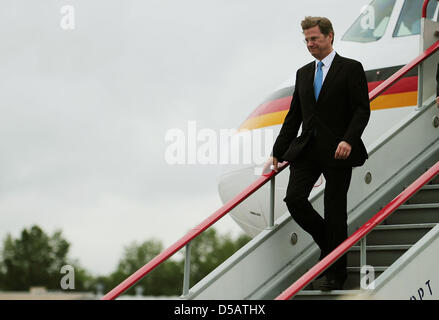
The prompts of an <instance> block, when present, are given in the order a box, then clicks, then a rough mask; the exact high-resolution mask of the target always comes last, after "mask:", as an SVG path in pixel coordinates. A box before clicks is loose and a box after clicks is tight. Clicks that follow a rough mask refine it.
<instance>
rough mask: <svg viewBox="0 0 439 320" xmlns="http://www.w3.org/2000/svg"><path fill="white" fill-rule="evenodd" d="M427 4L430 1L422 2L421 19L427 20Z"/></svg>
mask: <svg viewBox="0 0 439 320" xmlns="http://www.w3.org/2000/svg"><path fill="white" fill-rule="evenodd" d="M438 1H439V0H438ZM429 2H430V0H424V4H423V5H422V18H427V7H428V3H429Z"/></svg>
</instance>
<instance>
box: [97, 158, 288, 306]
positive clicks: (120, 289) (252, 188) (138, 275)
mask: <svg viewBox="0 0 439 320" xmlns="http://www.w3.org/2000/svg"><path fill="white" fill-rule="evenodd" d="M288 165H289V163H288V162H284V163H282V164H281V165H280V166H279V169H278V172H275V171H274V170H272V171H271V172H270V173H267V174H264V175H262V176H261V177H259V178H258V179H256V181H255V182H253V183H252V184H251V185H249V186H248V187H247V188H246V189H244V190H243V191H242V192H240V193H239V194H238V195H236V196H235V197H234V198H233V199H231V200H230V201H228V202H227V203H226V204H225V205H224V206H222V207H221V208H220V209H218V210H217V211H215V212H214V213H213V214H212V215H210V216H209V217H208V218H206V219H205V220H204V221H203V222H201V223H200V224H199V225H198V226H196V227H195V228H193V229H191V230H190V231H189V232H188V233H187V234H186V235H184V236H183V237H182V238H181V239H180V240H178V241H176V242H175V243H174V244H173V245H171V246H170V247H169V248H167V249H166V250H164V251H163V252H162V253H160V254H159V255H157V256H156V257H155V258H154V259H152V260H151V261H150V262H148V263H147V264H145V265H144V266H143V267H141V268H140V269H138V270H137V271H136V272H135V273H133V274H132V275H131V276H130V277H128V278H127V279H125V280H124V281H123V282H121V283H120V284H119V285H118V286H116V287H115V288H114V289H113V290H111V291H110V292H108V293H107V294H106V295H104V296H103V297H102V298H101V300H113V299H115V298H117V297H118V296H120V295H121V294H122V293H124V292H125V291H127V290H128V289H129V288H130V287H132V286H133V285H134V284H136V283H137V281H139V280H140V279H142V278H143V277H144V276H146V275H147V274H148V273H150V272H151V271H152V270H154V269H155V268H156V267H157V266H159V265H160V264H161V263H163V262H164V261H166V260H167V259H169V258H170V257H171V256H173V255H174V254H175V253H176V252H178V251H179V250H180V249H182V248H183V247H185V264H184V279H183V297H184V296H186V295H188V293H189V280H190V277H189V274H190V243H191V241H192V240H193V239H195V238H196V237H197V236H199V235H200V234H201V233H203V232H204V231H205V230H206V229H208V228H209V227H211V226H212V225H213V224H215V223H216V222H217V221H218V220H219V219H221V218H222V217H224V216H225V215H226V214H227V213H229V212H230V211H231V210H232V209H233V208H235V207H236V206H237V205H239V204H240V203H241V202H243V201H244V200H245V199H247V198H248V197H249V196H250V195H252V194H253V193H254V192H256V191H257V190H259V189H260V188H261V187H262V186H263V185H265V184H266V183H267V182H268V181H270V218H269V225H268V227H267V228H268V229H273V228H274V199H275V198H274V196H275V193H274V191H275V176H276V175H277V174H279V173H280V172H282V171H283V170H284V169H285V168H286V167H288Z"/></svg>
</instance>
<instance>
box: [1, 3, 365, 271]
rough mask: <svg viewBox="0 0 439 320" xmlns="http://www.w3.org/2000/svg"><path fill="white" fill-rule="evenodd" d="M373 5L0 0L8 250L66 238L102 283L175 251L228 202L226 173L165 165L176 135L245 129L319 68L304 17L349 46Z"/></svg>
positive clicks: (226, 226) (223, 226) (226, 227)
mask: <svg viewBox="0 0 439 320" xmlns="http://www.w3.org/2000/svg"><path fill="white" fill-rule="evenodd" d="M368 2H369V1H364V0H355V1H352V0H349V1H348V0H343V1H341V0H336V1H323V0H319V1H291V0H288V1H287V0H282V1H281V0H278V1H266V0H265V1H256V0H236V1H227V0H221V1H220V0H186V1H177V0H172V1H170V0H146V1H145V0H137V1H136V0H105V1H104V0H93V1H90V0H71V1H69V0H62V1H61V0H45V1H43V2H40V1H31V0H26V1H24V0H2V10H1V11H0V39H1V41H0V102H1V103H0V133H1V134H0V152H1V153H0V213H1V215H0V219H1V220H0V238H1V240H3V239H4V238H5V236H6V234H8V233H12V235H13V236H15V237H16V236H18V235H19V232H20V231H21V230H22V229H23V228H25V227H30V226H31V225H33V224H38V225H39V226H41V227H42V228H43V229H44V230H45V231H47V232H49V233H52V232H53V231H54V230H55V229H61V230H62V231H63V234H64V236H65V238H67V240H68V241H70V242H71V244H72V247H71V253H70V256H71V257H72V258H76V259H79V261H80V263H81V265H82V266H83V267H85V268H86V269H87V270H89V271H91V272H92V273H94V274H95V275H96V274H108V273H110V272H112V271H113V270H114V269H115V267H116V265H117V262H118V260H119V258H120V257H121V254H122V251H123V248H124V246H126V245H128V244H130V243H131V242H133V241H137V242H139V243H140V242H142V241H145V240H147V239H151V238H156V239H159V240H162V241H163V243H164V244H165V245H170V244H172V242H174V241H175V240H178V239H179V238H180V237H181V236H183V235H184V233H186V232H187V231H188V230H189V229H190V228H192V227H193V226H195V225H196V224H198V223H199V222H201V221H202V220H203V219H204V218H206V217H207V216H208V215H209V214H210V213H213V212H214V211H215V210H217V209H218V208H219V207H220V206H221V201H220V198H219V196H218V192H217V182H218V176H219V173H220V171H221V168H220V167H219V166H217V165H200V164H195V165H174V166H172V165H169V164H167V163H166V161H165V158H164V154H165V149H166V147H167V142H165V139H164V138H165V135H166V132H168V130H170V129H172V128H179V129H181V130H183V131H186V130H187V125H188V121H190V120H196V121H197V127H198V128H211V129H213V130H215V131H218V130H220V129H232V128H237V127H239V125H240V124H241V123H242V122H243V121H244V120H245V118H246V117H247V116H248V115H249V114H250V113H251V112H252V111H253V110H254V109H255V108H256V107H257V106H258V105H259V104H260V103H261V102H262V100H263V99H264V98H266V97H267V96H268V95H269V94H270V93H271V92H272V91H273V89H276V88H278V87H279V85H280V84H282V83H284V82H285V80H287V79H288V78H290V77H291V76H292V75H293V74H295V71H296V69H297V68H298V67H300V66H302V65H303V64H305V63H307V62H309V61H311V60H312V57H311V56H310V55H309V54H308V52H307V51H306V47H305V45H304V44H303V43H302V38H303V36H302V33H301V28H300V21H301V20H302V19H303V17H304V16H306V15H323V16H327V17H328V18H330V19H331V20H332V22H333V24H334V28H335V34H336V39H337V38H338V36H341V34H342V33H343V32H344V30H346V28H347V27H348V26H349V25H350V24H351V23H352V22H353V21H354V19H355V18H356V17H357V16H358V15H359V13H360V9H361V7H362V6H363V5H365V4H367V3H368ZM64 5H72V6H73V8H74V9H75V29H74V30H63V29H62V28H61V26H60V21H61V19H62V18H63V14H62V13H61V8H62V7H63V6H64ZM335 49H337V48H336V47H335ZM219 230H220V231H221V232H227V231H231V232H232V234H233V235H237V234H239V232H240V231H239V228H238V227H237V226H236V225H235V224H234V223H233V222H232V220H231V219H230V218H229V217H225V218H224V221H221V222H220V224H219Z"/></svg>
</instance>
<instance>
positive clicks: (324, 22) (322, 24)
mask: <svg viewBox="0 0 439 320" xmlns="http://www.w3.org/2000/svg"><path fill="white" fill-rule="evenodd" d="M301 25H302V30H303V31H305V30H307V29H310V28H313V27H315V26H319V29H320V32H321V33H323V34H324V35H325V36H328V35H329V33H330V32H332V35H333V36H334V29H333V28H332V23H331V21H329V19H328V18H325V17H309V16H308V17H305V19H304V20H302V22H301ZM332 43H334V38H332Z"/></svg>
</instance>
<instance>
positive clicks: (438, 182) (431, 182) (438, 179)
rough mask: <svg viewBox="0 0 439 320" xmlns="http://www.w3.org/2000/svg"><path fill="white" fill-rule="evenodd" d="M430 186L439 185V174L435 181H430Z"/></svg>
mask: <svg viewBox="0 0 439 320" xmlns="http://www.w3.org/2000/svg"><path fill="white" fill-rule="evenodd" d="M428 184H439V174H438V175H436V177H434V178H433V179H431V180H430V182H429V183H428Z"/></svg>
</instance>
